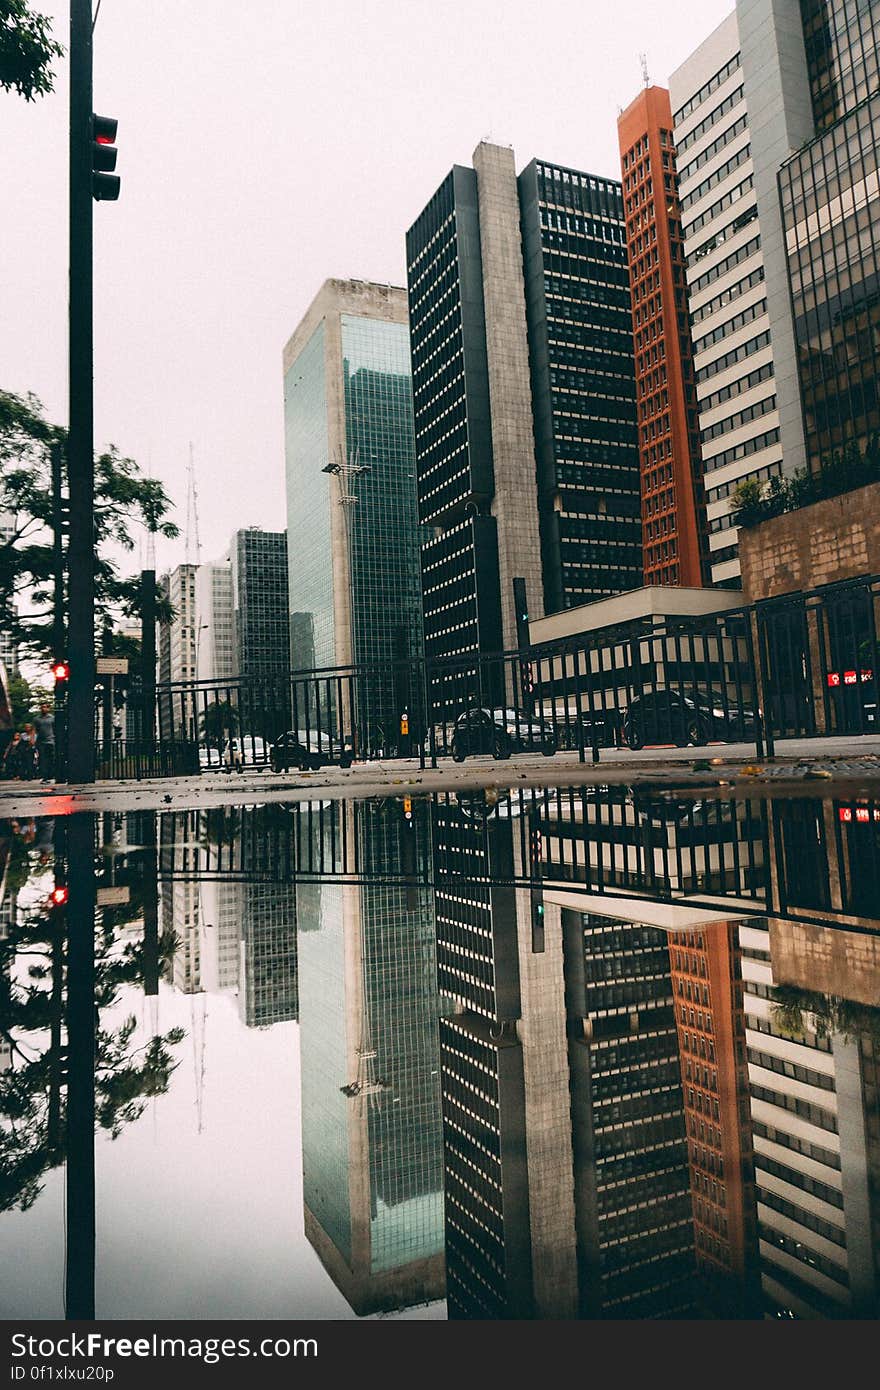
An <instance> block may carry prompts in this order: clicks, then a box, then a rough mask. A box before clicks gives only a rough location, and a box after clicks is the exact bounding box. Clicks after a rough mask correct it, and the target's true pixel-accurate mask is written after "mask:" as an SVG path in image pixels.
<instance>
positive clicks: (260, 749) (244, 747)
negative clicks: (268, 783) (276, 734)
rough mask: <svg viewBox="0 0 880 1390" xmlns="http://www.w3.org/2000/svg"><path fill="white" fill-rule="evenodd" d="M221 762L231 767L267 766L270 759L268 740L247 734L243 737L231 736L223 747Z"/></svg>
mask: <svg viewBox="0 0 880 1390" xmlns="http://www.w3.org/2000/svg"><path fill="white" fill-rule="evenodd" d="M220 761H221V763H222V764H223V765H224V766H225V767H227V768H229V767H234V768H242V767H265V766H266V764H267V763H268V761H269V749H268V748H267V747H266V740H265V739H262V738H257V737H256V735H254V737H251V735H250V734H245V735H244V736H243V737H242V738H231V739H229V741H228V742H227V744H226V747H225V748H224V749H223V753H222V755H221V758H220Z"/></svg>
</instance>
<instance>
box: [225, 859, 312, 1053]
mask: <svg viewBox="0 0 880 1390" xmlns="http://www.w3.org/2000/svg"><path fill="white" fill-rule="evenodd" d="M239 902H240V904H241V919H240V931H241V955H240V974H239V990H238V1003H239V1012H240V1013H241V1016H242V1018H243V1019H244V1022H245V1023H246V1024H247V1025H248V1027H261V1026H262V1025H264V1024H269V1023H282V1022H284V1021H285V1020H287V1019H295V1018H296V1017H297V1016H298V1013H299V999H298V981H297V932H296V890H295V889H294V888H293V887H291V886H284V885H282V884H278V883H245V884H242V885H241V888H240V897H239Z"/></svg>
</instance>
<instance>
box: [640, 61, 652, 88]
mask: <svg viewBox="0 0 880 1390" xmlns="http://www.w3.org/2000/svg"><path fill="white" fill-rule="evenodd" d="M639 62H640V63H641V65H642V81H643V82H644V84H645V86H646V87H650V85H651V79H650V77H649V76H648V55H647V53H640V54H639Z"/></svg>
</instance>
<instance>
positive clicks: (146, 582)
mask: <svg viewBox="0 0 880 1390" xmlns="http://www.w3.org/2000/svg"><path fill="white" fill-rule="evenodd" d="M140 607H141V690H142V693H143V716H142V724H141V740H142V743H143V746H144V748H145V749H146V751H147V752H148V753H149V754H150V755H151V756H152V753H153V750H154V748H155V741H156V571H155V570H141V604H140ZM169 737H171V738H172V739H173V737H174V731H173V729H172V730H171V732H170V735H169ZM151 766H152V764H151Z"/></svg>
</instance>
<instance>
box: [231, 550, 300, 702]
mask: <svg viewBox="0 0 880 1390" xmlns="http://www.w3.org/2000/svg"><path fill="white" fill-rule="evenodd" d="M229 554H230V561H231V571H232V575H231V580H232V612H233V628H234V633H235V659H236V666H237V674H238V675H239V676H245V677H247V676H252V677H257V678H259V677H272V676H274V677H276V678H277V677H281V678H282V679H284V680H286V679H287V675H288V672H289V671H290V639H289V630H288V617H287V612H288V610H287V592H288V588H287V537H286V535H285V533H284V532H283V531H263V530H262V528H261V527H259V526H252V527H249V528H247V529H246V530H242V531H236V533H235V535H234V536H233V537H232V544H231V546H230V551H229Z"/></svg>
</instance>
